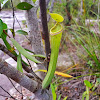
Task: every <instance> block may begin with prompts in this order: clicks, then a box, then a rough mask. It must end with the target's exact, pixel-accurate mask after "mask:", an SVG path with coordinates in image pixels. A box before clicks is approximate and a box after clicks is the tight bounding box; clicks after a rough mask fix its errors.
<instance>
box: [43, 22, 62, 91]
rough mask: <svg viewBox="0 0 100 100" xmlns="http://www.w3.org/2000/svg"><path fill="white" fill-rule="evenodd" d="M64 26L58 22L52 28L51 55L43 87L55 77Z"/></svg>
mask: <svg viewBox="0 0 100 100" xmlns="http://www.w3.org/2000/svg"><path fill="white" fill-rule="evenodd" d="M62 29H63V28H62V26H61V24H59V23H56V24H55V26H54V27H52V28H51V30H50V40H51V55H50V62H49V67H48V72H47V75H46V76H45V78H44V80H43V83H42V88H43V89H45V88H47V87H48V86H49V84H50V83H51V82H52V79H53V77H54V73H55V70H56V64H57V58H58V54H59V46H60V41H61V37H62Z"/></svg>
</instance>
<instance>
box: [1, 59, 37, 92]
mask: <svg viewBox="0 0 100 100" xmlns="http://www.w3.org/2000/svg"><path fill="white" fill-rule="evenodd" d="M0 73H1V74H4V75H6V76H7V77H9V78H11V79H12V80H14V81H15V82H17V83H19V84H20V85H21V86H23V87H25V88H26V89H28V90H29V91H31V92H34V91H36V89H37V87H38V83H37V82H36V81H34V80H31V79H30V78H29V77H27V76H26V75H24V74H23V73H21V72H19V71H18V70H17V69H16V68H14V67H12V66H11V65H10V64H8V63H7V62H5V61H4V60H2V59H0Z"/></svg>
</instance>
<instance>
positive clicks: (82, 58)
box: [0, 0, 100, 100]
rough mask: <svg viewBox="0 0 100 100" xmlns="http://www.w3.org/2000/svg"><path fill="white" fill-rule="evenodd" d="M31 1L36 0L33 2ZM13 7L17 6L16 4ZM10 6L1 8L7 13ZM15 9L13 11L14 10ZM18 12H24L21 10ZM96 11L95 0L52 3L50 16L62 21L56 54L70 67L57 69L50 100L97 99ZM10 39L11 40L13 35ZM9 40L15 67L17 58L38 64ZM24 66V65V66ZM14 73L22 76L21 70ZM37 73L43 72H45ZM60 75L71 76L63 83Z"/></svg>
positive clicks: (99, 5)
mask: <svg viewBox="0 0 100 100" xmlns="http://www.w3.org/2000/svg"><path fill="white" fill-rule="evenodd" d="M35 1H36V0H33V2H35ZM60 1H61V2H60ZM51 3H52V0H51V1H50V3H49V5H48V8H47V12H49V11H50V7H51ZM15 5H17V2H16V4H15ZM15 5H14V6H15ZM10 6H11V3H10V1H8V2H7V3H6V4H5V5H4V7H3V8H6V9H8V8H10ZM29 7H30V8H27V9H28V10H29V9H31V6H30V5H29ZM17 8H20V7H18V5H17ZM17 8H15V9H16V10H17ZM20 9H21V10H25V9H24V8H20ZM99 10H100V1H99V0H55V2H54V6H53V11H52V12H53V13H57V14H60V15H61V16H63V18H64V21H63V22H62V23H61V25H62V26H63V33H62V40H61V45H60V48H59V54H60V55H61V54H67V55H68V57H69V58H70V59H71V60H70V62H72V65H71V66H67V65H66V67H65V68H62V67H63V66H61V67H59V65H58V67H57V71H60V72H62V73H61V74H60V75H61V77H58V76H56V75H55V76H54V79H53V81H52V83H51V92H52V95H53V100H81V99H82V100H85V99H86V100H99V99H100V30H99V28H100V25H99V21H100V20H99V16H100V11H99ZM39 13H40V9H38V11H37V16H38V18H39V17H40V14H39ZM56 16H57V15H56ZM51 17H52V16H51ZM52 18H53V17H52ZM52 18H50V20H49V22H48V29H49V30H50V29H51V28H52V26H53V25H54V24H55V22H54V20H53V19H52ZM58 19H59V18H58ZM0 21H1V22H0V23H3V22H2V20H0ZM56 21H57V19H56ZM58 23H59V21H58ZM3 25H4V26H3V29H1V28H0V29H1V30H2V32H3V33H5V31H6V32H7V26H6V24H5V23H4V24H3ZM3 30H5V31H3ZM17 32H18V33H19V34H20V33H21V34H23V35H28V33H27V32H25V31H22V30H18V31H17ZM12 33H14V32H12ZM12 35H13V34H12ZM0 36H1V38H2V39H3V41H4V42H5V45H6V47H7V49H8V50H9V49H10V51H11V50H12V51H11V52H12V53H13V54H14V55H15V56H16V55H17V54H16V52H15V51H14V49H13V48H12V47H11V46H10V44H8V42H7V41H6V39H5V38H6V36H2V35H0ZM8 37H9V35H8ZM13 37H15V36H14V35H13ZM10 40H11V41H12V42H13V44H14V46H15V47H16V48H17V50H18V51H19V54H18V55H17V59H19V62H18V60H17V63H18V64H21V54H22V55H23V56H25V57H26V58H27V59H29V60H32V61H33V62H35V63H39V61H38V60H37V59H35V58H34V57H33V56H31V55H30V56H29V55H28V54H26V51H25V49H24V50H23V48H21V47H20V49H19V45H18V44H17V43H15V42H14V40H12V39H10ZM54 49H55V48H54ZM55 50H56V49H55ZM20 51H21V52H20ZM23 52H24V53H23ZM29 52H31V51H29ZM25 54H26V55H25ZM51 54H52V53H51ZM34 56H38V57H42V58H45V56H43V55H34ZM53 61H54V59H53ZM53 61H52V62H53ZM23 62H24V61H23ZM24 64H26V63H25V62H24ZM17 69H18V70H19V71H21V72H23V70H22V66H21V67H20V68H17ZM63 69H64V70H63ZM40 71H43V72H45V70H40ZM48 72H49V71H48ZM64 74H66V75H68V74H70V75H71V76H73V78H70V79H69V78H67V79H66V78H65V76H64ZM50 75H51V74H50ZM49 77H50V76H49ZM48 79H49V78H48Z"/></svg>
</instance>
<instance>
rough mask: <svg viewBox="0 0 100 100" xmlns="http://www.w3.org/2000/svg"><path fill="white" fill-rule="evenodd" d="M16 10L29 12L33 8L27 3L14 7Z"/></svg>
mask: <svg viewBox="0 0 100 100" xmlns="http://www.w3.org/2000/svg"><path fill="white" fill-rule="evenodd" d="M16 7H17V8H18V9H21V10H29V9H31V8H32V7H33V6H32V5H31V4H29V3H27V2H21V3H19V4H18V5H17V6H16Z"/></svg>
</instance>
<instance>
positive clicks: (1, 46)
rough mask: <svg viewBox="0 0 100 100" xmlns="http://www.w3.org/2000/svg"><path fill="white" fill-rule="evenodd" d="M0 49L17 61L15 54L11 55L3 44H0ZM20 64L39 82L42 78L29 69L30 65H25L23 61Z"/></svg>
mask: <svg viewBox="0 0 100 100" xmlns="http://www.w3.org/2000/svg"><path fill="white" fill-rule="evenodd" d="M0 50H2V51H3V52H5V53H6V54H8V55H9V56H10V57H12V58H13V59H14V60H15V61H17V57H16V56H15V55H13V54H12V53H11V52H10V51H9V50H8V49H7V48H6V47H5V46H4V45H2V44H0ZM22 66H23V69H24V70H25V71H26V72H28V73H32V74H33V75H34V77H35V78H36V79H37V80H38V82H41V81H42V80H41V79H40V78H39V77H38V76H37V75H36V74H35V73H34V72H33V70H31V68H30V67H28V66H26V65H25V64H24V63H23V62H22Z"/></svg>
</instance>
